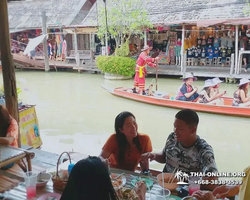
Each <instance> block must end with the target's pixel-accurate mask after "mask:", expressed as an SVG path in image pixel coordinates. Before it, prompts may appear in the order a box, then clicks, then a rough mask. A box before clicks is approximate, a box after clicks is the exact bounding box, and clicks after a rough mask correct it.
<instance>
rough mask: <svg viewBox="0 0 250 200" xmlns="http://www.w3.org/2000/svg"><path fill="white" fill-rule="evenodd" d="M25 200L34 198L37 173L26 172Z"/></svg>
mask: <svg viewBox="0 0 250 200" xmlns="http://www.w3.org/2000/svg"><path fill="white" fill-rule="evenodd" d="M24 180H25V185H26V194H27V199H31V198H33V197H35V196H36V183H37V173H34V172H32V171H29V172H26V173H25V175H24Z"/></svg>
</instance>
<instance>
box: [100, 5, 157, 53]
mask: <svg viewBox="0 0 250 200" xmlns="http://www.w3.org/2000/svg"><path fill="white" fill-rule="evenodd" d="M143 3H144V1H142V0H108V1H106V9H107V24H108V26H107V27H106V13H105V4H104V2H103V0H97V8H98V9H97V10H98V14H97V18H98V33H97V35H98V37H99V38H101V39H102V38H103V37H104V35H105V33H106V31H107V28H108V32H109V33H110V35H111V37H112V38H114V39H115V41H116V45H117V47H116V48H117V49H118V48H120V45H121V47H122V44H123V43H124V42H126V41H128V40H129V38H130V36H131V35H132V34H140V35H142V36H143V34H142V31H143V30H145V29H146V28H152V27H153V24H152V23H151V22H150V21H149V19H148V15H147V12H146V11H145V9H144V6H143ZM128 50H129V49H128ZM118 54H119V53H118Z"/></svg>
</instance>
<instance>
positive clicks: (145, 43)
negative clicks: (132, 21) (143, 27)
mask: <svg viewBox="0 0 250 200" xmlns="http://www.w3.org/2000/svg"><path fill="white" fill-rule="evenodd" d="M147 40H148V38H147V31H144V46H145V45H147Z"/></svg>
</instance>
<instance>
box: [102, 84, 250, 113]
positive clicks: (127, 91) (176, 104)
mask: <svg viewBox="0 0 250 200" xmlns="http://www.w3.org/2000/svg"><path fill="white" fill-rule="evenodd" d="M103 88H104V89H106V90H107V91H108V92H110V93H111V94H113V95H115V96H119V97H123V98H127V99H131V100H134V101H140V102H144V103H148V104H153V105H157V106H165V107H170V108H179V109H183V108H188V109H192V110H195V111H200V112H207V113H215V114H222V115H230V116H238V117H250V108H240V107H233V106H231V105H232V101H233V98H228V97H224V98H223V99H224V102H225V105H223V106H216V105H208V104H200V103H195V102H187V101H178V100H174V99H173V97H171V98H170V99H166V98H163V95H161V93H160V92H158V93H157V95H155V96H146V95H140V94H134V93H132V92H131V88H123V87H117V88H114V89H110V88H106V87H103Z"/></svg>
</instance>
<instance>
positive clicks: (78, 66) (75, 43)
mask: <svg viewBox="0 0 250 200" xmlns="http://www.w3.org/2000/svg"><path fill="white" fill-rule="evenodd" d="M77 43H78V42H77V33H76V29H75V31H74V45H75V57H76V66H77V68H78V72H80V65H81V64H80V55H79V52H78V45H77Z"/></svg>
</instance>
